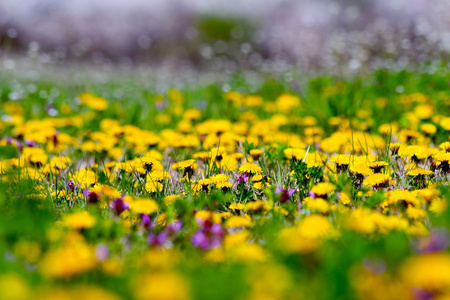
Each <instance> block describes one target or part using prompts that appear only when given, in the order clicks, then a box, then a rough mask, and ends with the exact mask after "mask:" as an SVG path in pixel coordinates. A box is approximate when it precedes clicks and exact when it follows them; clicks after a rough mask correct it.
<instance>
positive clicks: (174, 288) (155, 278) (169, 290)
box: [133, 272, 190, 300]
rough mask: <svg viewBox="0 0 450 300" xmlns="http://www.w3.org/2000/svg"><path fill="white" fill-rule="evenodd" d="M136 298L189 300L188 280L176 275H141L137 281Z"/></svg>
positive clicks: (141, 299) (142, 299)
mask: <svg viewBox="0 0 450 300" xmlns="http://www.w3.org/2000/svg"><path fill="white" fill-rule="evenodd" d="M133 290H134V291H135V296H136V298H137V299H138V300H147V299H148V300H150V299H152V300H153V299H158V300H162V299H167V300H168V299H170V300H187V299H189V298H190V297H189V294H190V292H189V285H188V282H187V280H186V279H185V278H184V277H182V276H181V275H178V274H176V273H160V272H159V273H149V274H147V275H145V274H144V275H140V276H139V278H138V279H137V280H136V281H135V288H134V289H133Z"/></svg>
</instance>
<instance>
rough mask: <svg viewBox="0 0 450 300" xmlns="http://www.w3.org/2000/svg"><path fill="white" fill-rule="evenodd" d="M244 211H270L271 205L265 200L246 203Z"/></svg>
mask: <svg viewBox="0 0 450 300" xmlns="http://www.w3.org/2000/svg"><path fill="white" fill-rule="evenodd" d="M244 209H245V210H250V211H262V210H264V211H268V210H270V205H269V204H268V203H267V202H266V201H264V200H257V201H251V202H248V203H246V204H245V208H244Z"/></svg>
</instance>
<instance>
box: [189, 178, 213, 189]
mask: <svg viewBox="0 0 450 300" xmlns="http://www.w3.org/2000/svg"><path fill="white" fill-rule="evenodd" d="M210 184H211V180H210V179H200V180H198V181H197V182H196V183H194V184H193V185H192V190H193V191H195V192H199V191H208V186H209V185H210Z"/></svg>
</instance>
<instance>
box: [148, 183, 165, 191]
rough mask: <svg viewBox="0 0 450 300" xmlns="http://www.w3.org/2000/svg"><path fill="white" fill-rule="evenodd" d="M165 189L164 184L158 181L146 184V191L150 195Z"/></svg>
mask: <svg viewBox="0 0 450 300" xmlns="http://www.w3.org/2000/svg"><path fill="white" fill-rule="evenodd" d="M163 188H164V186H163V184H162V183H160V182H157V181H149V182H147V183H146V184H145V190H146V191H147V192H149V193H155V192H160V191H162V190H163Z"/></svg>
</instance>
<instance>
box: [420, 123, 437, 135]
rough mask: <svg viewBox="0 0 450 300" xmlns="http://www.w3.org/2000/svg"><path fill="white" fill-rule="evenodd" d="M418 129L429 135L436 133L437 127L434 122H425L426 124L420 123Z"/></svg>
mask: <svg viewBox="0 0 450 300" xmlns="http://www.w3.org/2000/svg"><path fill="white" fill-rule="evenodd" d="M420 130H421V131H423V132H425V133H426V134H428V135H431V134H435V133H436V131H437V128H436V126H435V125H434V124H430V123H427V124H422V125H420Z"/></svg>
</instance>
